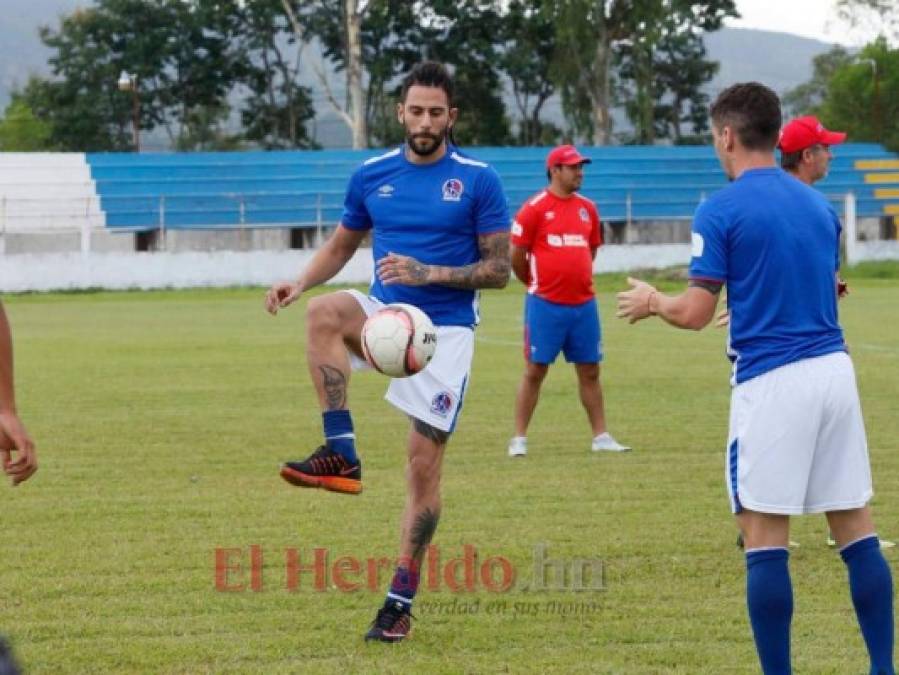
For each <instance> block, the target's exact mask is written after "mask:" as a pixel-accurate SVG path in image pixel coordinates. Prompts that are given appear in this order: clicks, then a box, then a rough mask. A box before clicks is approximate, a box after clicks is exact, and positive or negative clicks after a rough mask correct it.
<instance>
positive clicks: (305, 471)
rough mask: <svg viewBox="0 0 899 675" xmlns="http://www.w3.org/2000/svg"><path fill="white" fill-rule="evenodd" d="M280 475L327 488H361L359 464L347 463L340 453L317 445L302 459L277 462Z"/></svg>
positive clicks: (294, 482)
mask: <svg viewBox="0 0 899 675" xmlns="http://www.w3.org/2000/svg"><path fill="white" fill-rule="evenodd" d="M281 478H283V479H284V480H286V481H287V482H288V483H290V484H291V485H296V486H298V487H312V488H316V487H320V488H324V489H325V490H330V491H331V492H343V493H345V494H350V495H357V494H359V493H360V492H362V464H361V463H360V462H356V463H355V464H350V463H349V462H348V461H347V460H346V459H344V458H343V456H342V455H340V454H338V453H336V452H334V451H333V450H331V449H330V448H329V447H328V446H327V445H321V446H319V447H318V449H317V450H316V451H315V452H313V453H312V454H311V455H309V456H308V457H307V458H306V459H304V460H303V461H302V462H285V463H284V464H282V465H281Z"/></svg>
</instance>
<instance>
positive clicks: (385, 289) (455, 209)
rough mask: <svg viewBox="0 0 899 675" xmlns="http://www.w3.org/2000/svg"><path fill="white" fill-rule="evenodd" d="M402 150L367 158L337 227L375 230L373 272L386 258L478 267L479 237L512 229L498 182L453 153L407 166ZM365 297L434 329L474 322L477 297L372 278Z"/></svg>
mask: <svg viewBox="0 0 899 675" xmlns="http://www.w3.org/2000/svg"><path fill="white" fill-rule="evenodd" d="M403 147H404V146H401V147H399V148H396V149H394V150H391V151H390V152H388V153H386V154H384V155H380V156H378V157H372V158H371V159H369V160H367V161H366V162H364V163H363V164H362V166H360V167H359V168H358V169H357V170H356V171H355V172H354V173H353V176H352V178H350V183H349V186H348V187H347V192H346V198H345V200H344V209H343V216H342V217H341V223H342V224H343V226H344V227H346V228H348V229H351V230H368V229H371V230H372V249H373V255H374V259H375V265H377V261H378V260H380V259H381V258H383V257H384V256H386V255H387V254H388V253H397V254H400V255H406V256H411V257H413V258H415V259H416V260H418V261H420V262H422V263H425V264H428V265H447V266H452V267H461V266H463V265H469V264H471V263H475V262H477V261H479V260H480V259H481V256H480V252H479V250H478V236H479V235H482V234H488V233H491V232H500V231H503V230H508V229H509V227H510V221H511V218H510V217H509V207H508V205H507V204H506V197H505V195H504V194H503V188H502V185H501V183H500V180H499V176H498V175H497V174H496V172H495V171H494V170H493V169H491V168H490V167H489V166H487V165H486V164H484V163H483V162H478V161H475V160H473V159H471V158H469V157H466V156H464V155H462V154H461V153H460V152H459V150H458V149H456V148H455V147H453V146H449V147H448V148H447V151H446V154H445V155H444V157H443V158H442V159H440V160H439V161H437V162H434V163H433V164H413V163H411V162H410V161H409V160H407V159H406V157H405V154H404V152H403ZM370 292H371V294H372V295H373V296H374V297H376V298H378V299H379V300H381V301H382V302H387V303H390V302H407V303H409V304H411V305H415V306H416V307H419V308H421V309H422V310H423V311H424V312H425V313H426V314H427V315H428V316H429V317H431V321H433V322H434V324H435V325H438V326H474V325H476V324H477V322H478V294H477V292H476V291H471V290H464V289H457V288H450V287H448V286H440V285H428V286H406V285H403V284H392V285H384V284H382V283H381V280H380V279H378V277H377V274H375V276H374V277H373V279H372V284H371V291H370Z"/></svg>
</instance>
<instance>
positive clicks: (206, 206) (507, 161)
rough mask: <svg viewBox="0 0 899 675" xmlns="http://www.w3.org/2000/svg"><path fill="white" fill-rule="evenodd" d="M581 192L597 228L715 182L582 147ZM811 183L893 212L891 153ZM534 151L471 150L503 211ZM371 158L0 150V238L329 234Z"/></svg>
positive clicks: (670, 208) (841, 160) (690, 199)
mask: <svg viewBox="0 0 899 675" xmlns="http://www.w3.org/2000/svg"><path fill="white" fill-rule="evenodd" d="M582 150H583V152H584V153H585V154H586V155H587V156H589V157H590V158H591V159H592V160H593V164H592V165H591V166H590V168H589V170H588V171H587V173H586V177H585V180H584V185H583V188H582V190H581V191H582V192H583V193H584V194H585V195H586V196H588V197H590V198H591V199H593V200H595V201H596V202H597V204H598V205H599V208H600V212H601V214H602V217H603V219H604V220H605V221H607V222H608V221H619V222H620V221H641V220H643V221H646V220H676V219H688V218H690V217H691V216H692V214H693V212H694V210H695V209H696V206H697V205H698V204H699V203H700V202H701V201H702V200H703V199H705V198H706V197H707V196H708V195H710V194H711V193H713V192H714V191H716V190H719V189H721V188H722V187H723V186H724V185H725V184H726V180H725V178H724V176H723V174H722V173H721V169H720V168H719V165H718V161H717V159H716V158H715V155H714V152H713V150H712V148H710V147H646V146H616V147H596V148H591V147H584V148H583V149H582ZM834 150H835V154H836V159H835V160H834V162H833V164H832V166H831V171H830V175H829V176H828V177H827V179H825V180H823V181H821V182H820V183H818V184H817V186H816V187H819V188H820V189H821V190H822V191H823V192H824V193H825V194H827V195H828V196H829V197H830V198H831V199H832V200H833V202H834V204H835V205H836V206H838V207H839V205H840V203H841V201H842V199H843V195H845V194H846V193H848V192H853V193H854V194H855V196H856V200H857V201H856V209H857V213H858V215H859V216H861V217H876V216H882V215H899V157H897V155H895V154H893V153H890V152H888V151H886V150H885V149H884V148H883V147H882V146H880V145H876V144H866V143H849V144H845V145H841V146H839V147H837V148H835V149H834ZM546 151H547V149H546V148H535V147H530V148H495V147H494V148H474V149H472V150H471V154H472V155H473V156H475V157H477V158H479V159H482V160H484V161H487V162H489V163H490V164H492V165H493V166H494V167H495V168H496V170H497V171H498V173H499V174H500V176H501V177H502V179H503V183H504V185H505V189H506V195H507V197H508V199H509V203H510V207H511V208H512V209H513V210H514V209H517V208H518V207H519V206H520V205H521V204H522V203H523V202H524V200H525V199H526V198H527V197H528V196H529V195H531V194H532V193H534V192H535V191H537V190H539V189H540V188H541V187H543V186H544V185H545V173H544V171H545V170H544V167H543V161H544V157H545V156H546ZM381 152H383V150H366V151H351V150H324V151H276V152H216V153H202V152H201V153H142V154H134V153H98V154H87V155H81V154H78V153H0V231H3V232H16V231H32V230H42V231H47V230H53V229H57V228H66V229H82V228H85V227H87V228H94V229H100V228H103V229H106V230H108V231H113V232H114V231H119V232H121V231H141V230H146V231H149V230H156V229H160V228H166V229H173V230H177V229H183V230H200V229H233V228H243V227H246V228H265V227H291V228H302V227H315V226H319V225H320V226H330V225H333V224H334V223H335V222H337V220H338V219H339V218H340V214H341V210H342V203H343V196H344V190H345V187H346V183H347V179H348V178H349V176H350V174H351V172H352V171H353V170H354V169H355V168H356V167H357V166H358V165H359V163H360V162H361V161H362V160H363V159H365V158H367V157H372V156H375V155H377V154H379V153H381Z"/></svg>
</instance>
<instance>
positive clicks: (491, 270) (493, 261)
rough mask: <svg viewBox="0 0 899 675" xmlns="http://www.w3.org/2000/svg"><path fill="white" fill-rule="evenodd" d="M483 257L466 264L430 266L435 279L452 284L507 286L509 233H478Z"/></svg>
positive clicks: (461, 286)
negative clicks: (461, 265) (462, 265)
mask: <svg viewBox="0 0 899 675" xmlns="http://www.w3.org/2000/svg"><path fill="white" fill-rule="evenodd" d="M478 250H479V251H480V253H481V259H480V260H479V261H478V262H476V263H472V264H471V265H465V266H464V267H441V266H439V265H433V266H431V274H432V276H431V280H432V283H435V284H440V285H441V286H450V287H451V288H466V289H476V288H504V287H505V285H506V284H507V283H509V272H510V271H511V269H512V263H511V262H510V259H509V233H508V232H492V233H490V234H482V235H480V236H479V237H478Z"/></svg>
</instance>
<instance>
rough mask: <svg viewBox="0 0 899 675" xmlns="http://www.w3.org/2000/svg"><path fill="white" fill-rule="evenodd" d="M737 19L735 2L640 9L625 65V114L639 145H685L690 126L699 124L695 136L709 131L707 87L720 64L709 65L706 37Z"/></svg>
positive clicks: (662, 3)
mask: <svg viewBox="0 0 899 675" xmlns="http://www.w3.org/2000/svg"><path fill="white" fill-rule="evenodd" d="M736 15H737V12H736V6H735V3H734V1H733V0H705V1H704V2H692V1H691V0H642V1H641V2H638V3H636V7H635V12H634V13H633V14H632V16H631V24H630V26H629V27H628V30H629V32H630V34H631V37H630V38H628V39H626V40H623V41H622V44H621V49H620V51H619V63H620V64H621V66H620V78H621V80H622V83H623V85H624V86H623V87H622V91H623V94H624V96H623V98H624V99H625V109H626V111H627V113H628V116H629V117H630V119H631V121H632V122H633V124H634V128H635V134H634V136H635V140H636V141H637V142H638V143H653V142H654V141H655V139H656V135H657V134H659V135H660V136H664V137H668V136H671V137H672V138H673V139H674V140H675V142H680V141H681V130H680V124H681V122H686V121H690V122H692V123H693V132H694V134H701V133H702V132H703V131H704V130H705V128H706V122H705V117H706V115H705V105H706V103H707V101H708V98H707V96H706V95H705V94H704V93H703V91H702V87H703V86H704V85H705V84H706V83H707V82H708V81H709V80H710V79H711V78H712V77H713V76H714V74H715V72H716V71H717V64H715V63H713V62H711V61H708V60H706V58H705V56H706V50H705V45H704V44H703V40H702V36H703V33H705V32H708V31H714V30H718V29H719V28H721V25H722V24H723V22H724V19H725V18H726V17H728V16H736ZM684 106H687V110H686V111H685V110H684Z"/></svg>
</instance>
